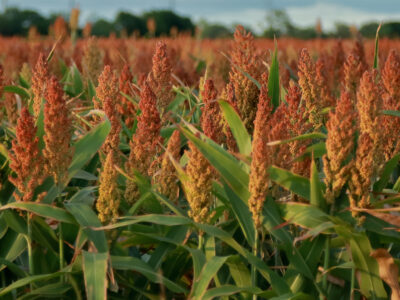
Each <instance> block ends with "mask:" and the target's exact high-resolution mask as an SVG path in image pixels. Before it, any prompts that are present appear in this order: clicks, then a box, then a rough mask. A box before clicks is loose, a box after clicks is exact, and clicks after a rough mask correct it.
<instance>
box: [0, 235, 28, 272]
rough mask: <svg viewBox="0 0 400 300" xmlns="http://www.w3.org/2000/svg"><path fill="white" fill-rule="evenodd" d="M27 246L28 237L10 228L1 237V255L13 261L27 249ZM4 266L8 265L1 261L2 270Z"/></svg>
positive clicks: (0, 269) (0, 267) (0, 268)
mask: <svg viewBox="0 0 400 300" xmlns="http://www.w3.org/2000/svg"><path fill="white" fill-rule="evenodd" d="M26 246H27V245H26V239H25V237H24V235H23V234H18V233H16V232H15V231H13V230H8V231H7V233H6V235H5V236H4V237H3V238H2V239H1V247H0V257H2V258H4V259H5V260H7V261H10V262H12V261H14V260H15V259H16V258H17V257H19V256H20V255H21V254H22V253H23V252H24V251H25V249H26ZM4 268H6V265H2V264H1V263H0V271H2V270H3V269H4Z"/></svg>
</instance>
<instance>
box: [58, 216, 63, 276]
mask: <svg viewBox="0 0 400 300" xmlns="http://www.w3.org/2000/svg"><path fill="white" fill-rule="evenodd" d="M58 247H59V251H60V270H62V269H63V268H64V237H63V231H62V223H61V222H60V224H59V225H58ZM60 281H61V282H63V281H64V276H60Z"/></svg>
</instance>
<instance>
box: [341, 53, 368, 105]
mask: <svg viewBox="0 0 400 300" xmlns="http://www.w3.org/2000/svg"><path fill="white" fill-rule="evenodd" d="M364 71H365V66H364V65H363V64H362V63H361V61H360V60H359V58H358V57H357V56H356V55H355V54H354V53H351V54H350V55H349V56H348V57H347V59H346V61H345V63H344V66H343V80H342V84H343V87H344V89H345V91H347V92H348V93H350V97H351V100H352V102H353V104H355V103H356V93H357V88H358V85H359V84H360V79H361V77H362V75H363V73H364Z"/></svg>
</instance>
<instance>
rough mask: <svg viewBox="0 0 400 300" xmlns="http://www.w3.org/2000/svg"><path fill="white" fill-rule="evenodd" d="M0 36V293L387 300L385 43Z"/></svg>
mask: <svg viewBox="0 0 400 300" xmlns="http://www.w3.org/2000/svg"><path fill="white" fill-rule="evenodd" d="M65 30H66V29H65V28H64V27H63V26H61V25H59V26H58V27H55V28H54V35H53V37H51V36H49V37H38V36H35V35H34V34H30V35H29V38H27V39H26V38H0V45H1V48H0V62H1V69H0V70H1V77H0V86H1V102H0V103H1V111H0V113H1V115H0V120H1V123H0V126H1V127H0V141H1V144H0V166H1V169H0V180H1V181H0V183H1V185H0V200H1V206H0V287H1V288H0V298H1V299H47V298H57V299H106V298H108V299H201V300H202V299H275V300H278V299H297V300H300V299H301V300H303V299H335V300H339V299H389V298H391V299H400V288H399V280H398V278H399V274H398V262H399V258H400V230H399V229H400V216H399V214H398V213H399V210H400V206H399V203H400V179H399V178H400V177H399V174H400V165H399V160H400V118H399V117H400V54H399V53H398V52H397V51H396V49H399V48H400V41H396V40H385V39H381V40H379V39H378V37H377V39H376V40H375V41H374V40H361V38H357V37H355V38H354V39H352V40H342V41H340V40H329V39H324V40H322V39H316V40H310V41H300V40H294V39H285V38H282V39H279V40H277V41H273V40H265V39H254V38H253V37H252V35H251V34H250V33H247V32H246V31H245V30H244V29H243V27H241V26H238V27H237V28H236V32H235V34H234V39H232V40H230V39H226V40H201V39H197V38H193V37H190V36H185V35H177V36H176V37H175V38H162V39H157V38H153V39H145V38H116V37H115V36H114V37H113V36H111V37H109V38H98V39H96V38H94V37H90V34H86V37H84V38H82V39H75V37H74V36H72V37H71V38H70V37H68V35H66V34H65V32H66V31H65Z"/></svg>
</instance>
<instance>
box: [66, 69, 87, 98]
mask: <svg viewBox="0 0 400 300" xmlns="http://www.w3.org/2000/svg"><path fill="white" fill-rule="evenodd" d="M64 91H65V92H66V93H67V94H69V95H70V96H74V97H76V96H78V95H80V94H82V93H83V81H82V76H81V73H80V72H79V70H78V68H77V67H76V65H73V66H72V67H71V68H70V71H69V73H68V76H67V80H66V84H65V86H64ZM90 100H91V99H90Z"/></svg>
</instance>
